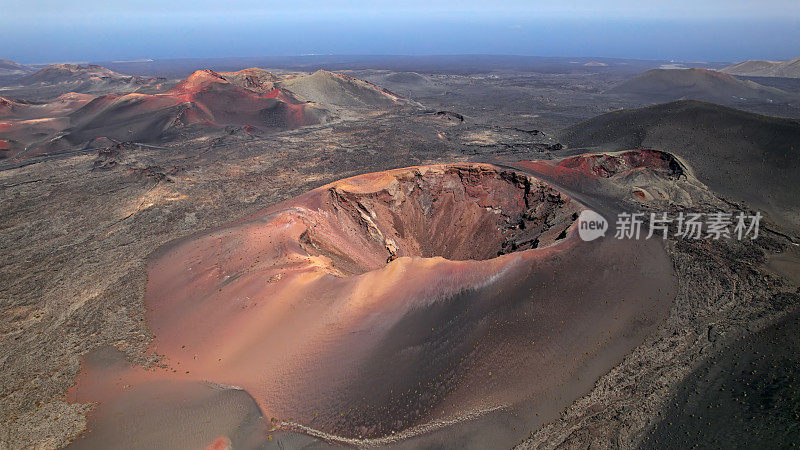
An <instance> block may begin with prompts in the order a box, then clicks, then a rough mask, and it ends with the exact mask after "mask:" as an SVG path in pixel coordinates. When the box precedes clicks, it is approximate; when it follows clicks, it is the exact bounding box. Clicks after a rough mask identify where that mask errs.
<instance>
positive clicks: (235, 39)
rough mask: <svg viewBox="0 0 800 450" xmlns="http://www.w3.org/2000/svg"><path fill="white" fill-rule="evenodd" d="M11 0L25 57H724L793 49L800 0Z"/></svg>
mask: <svg viewBox="0 0 800 450" xmlns="http://www.w3.org/2000/svg"><path fill="white" fill-rule="evenodd" d="M8 3H10V5H9V7H7V8H5V9H6V10H7V11H10V13H7V17H6V18H5V20H4V21H3V22H4V24H3V25H4V29H5V30H6V36H5V37H4V40H3V42H2V43H0V58H7V59H12V60H15V61H19V62H23V63H46V62H59V61H114V60H134V59H143V58H153V59H166V58H224V57H249V56H290V55H304V54H323V55H327V54H334V55H356V54H357V55H394V54H397V55H433V54H497V55H530V56H565V57H609V58H631V59H658V60H679V61H731V62H732V61H741V60H746V59H773V60H785V59H792V58H796V57H798V56H800V54H797V53H798V49H800V4H798V3H797V2H791V1H785V0H772V1H767V2H761V3H759V4H757V5H752V4H751V3H750V2H746V1H743V0H735V1H727V2H723V1H709V2H704V3H703V4H702V5H695V4H694V3H696V2H694V3H693V2H690V1H688V0H680V1H672V2H666V1H659V2H656V3H655V4H653V3H652V2H651V3H650V4H648V5H642V4H639V3H637V2H632V1H628V0H613V1H609V0H607V1H604V2H589V1H585V0H579V1H572V2H565V3H563V4H559V5H551V4H548V3H544V2H532V3H530V2H522V1H511V2H505V3H504V4H503V5H500V6H496V5H491V6H487V5H483V4H481V3H479V2H474V1H467V2H463V3H461V4H459V6H457V7H453V8H452V9H443V8H441V7H438V6H429V5H426V4H425V2H422V1H419V0H414V1H406V2H402V3H400V4H398V3H396V2H394V3H390V2H385V1H377V2H375V1H373V2H366V1H363V0H350V1H346V0H336V1H330V2H325V3H323V4H316V3H317V2H312V1H300V2H295V3H294V4H292V5H287V4H280V3H272V2H254V1H247V0H239V1H235V2H231V3H227V4H217V3H215V2H210V1H204V0H203V1H196V2H189V1H187V0H179V1H177V2H173V3H172V4H171V5H170V9H169V10H164V9H163V7H162V6H161V4H160V3H157V2H151V1H146V2H138V3H137V4H134V5H128V4H124V5H123V4H114V3H111V4H108V3H103V2H99V1H96V0H90V1H86V2H82V3H81V4H79V5H74V4H64V3H62V2H55V1H49V0H45V1H39V2H21V1H17V0H12V1H10V2H8Z"/></svg>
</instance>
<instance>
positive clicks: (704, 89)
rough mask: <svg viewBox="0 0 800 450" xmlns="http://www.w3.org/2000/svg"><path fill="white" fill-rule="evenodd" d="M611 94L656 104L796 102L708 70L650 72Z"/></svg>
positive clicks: (785, 94) (789, 96) (776, 91)
mask: <svg viewBox="0 0 800 450" xmlns="http://www.w3.org/2000/svg"><path fill="white" fill-rule="evenodd" d="M607 92H608V93H612V94H623V95H636V96H640V97H643V98H647V99H653V100H658V101H671V100H684V99H691V100H705V101H711V102H716V103H723V104H731V103H737V102H768V103H772V102H778V103H789V102H791V101H797V100H798V97H797V96H796V95H794V94H790V93H788V92H785V91H782V90H780V89H777V88H773V87H767V86H762V85H760V84H758V83H756V82H754V81H749V80H740V79H738V78H736V77H734V76H733V75H729V74H726V73H721V72H717V71H714V70H707V69H653V70H648V71H647V72H644V73H643V74H640V75H637V76H635V77H633V78H631V79H630V80H627V81H624V82H622V83H621V84H619V85H617V86H615V87H614V88H612V89H610V90H608V91H607Z"/></svg>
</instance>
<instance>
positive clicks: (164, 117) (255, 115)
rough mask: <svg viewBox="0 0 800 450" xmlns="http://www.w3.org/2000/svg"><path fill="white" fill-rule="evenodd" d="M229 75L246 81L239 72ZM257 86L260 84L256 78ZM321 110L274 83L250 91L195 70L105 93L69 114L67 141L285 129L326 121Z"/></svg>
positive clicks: (148, 139)
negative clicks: (157, 83) (141, 89)
mask: <svg viewBox="0 0 800 450" xmlns="http://www.w3.org/2000/svg"><path fill="white" fill-rule="evenodd" d="M239 75H242V77H241V78H235V79H238V80H239V81H244V82H246V80H247V76H246V75H245V74H239ZM258 88H259V89H260V88H263V85H262V84H259V86H258ZM327 117H328V114H327V111H325V110H323V109H321V108H317V107H316V106H314V105H310V104H304V103H303V102H302V101H300V100H298V99H297V98H295V97H294V96H293V95H291V93H288V92H285V91H283V90H282V89H279V88H276V89H272V90H270V91H268V92H256V91H253V90H250V89H247V88H244V87H242V86H239V85H238V84H235V83H233V82H231V81H229V80H228V79H227V78H226V77H224V76H222V75H221V74H218V73H216V72H213V71H211V70H199V71H197V72H195V73H193V74H192V75H190V76H189V77H187V78H186V79H184V80H183V81H181V82H180V83H178V84H177V85H176V86H174V87H173V88H171V89H169V90H167V91H165V92H164V93H161V94H140V93H129V94H108V95H104V96H101V97H98V98H96V99H95V100H93V101H92V102H90V103H89V104H87V105H86V106H84V107H83V108H81V109H79V110H77V111H75V112H74V113H72V114H71V115H70V122H71V124H72V127H71V130H70V133H69V134H67V135H65V136H64V138H63V139H66V140H67V141H68V142H69V144H71V145H76V144H78V143H80V142H84V141H87V140H90V139H94V138H96V137H99V136H104V137H108V138H112V139H115V140H125V141H137V142H150V143H157V142H162V141H164V140H169V139H170V138H171V137H172V135H173V134H174V133H181V132H188V131H197V130H206V131H207V130H214V129H219V128H223V127H226V126H236V127H244V128H246V129H247V130H248V131H250V132H254V133H258V132H263V131H267V130H285V129H292V128H297V127H301V126H305V125H314V124H318V123H322V122H324V121H326V119H327Z"/></svg>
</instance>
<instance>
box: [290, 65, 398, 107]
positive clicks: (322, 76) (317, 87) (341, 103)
mask: <svg viewBox="0 0 800 450" xmlns="http://www.w3.org/2000/svg"><path fill="white" fill-rule="evenodd" d="M280 86H281V87H282V88H284V89H286V90H288V91H290V92H292V93H293V94H295V95H296V96H298V97H299V98H301V99H304V100H306V101H310V102H314V103H317V104H319V105H321V106H323V107H326V108H329V109H336V110H341V109H346V110H351V109H354V108H356V109H360V108H368V109H374V108H379V109H386V108H396V107H399V106H405V105H412V104H414V103H413V102H411V101H409V100H406V99H405V98H403V97H400V96H399V95H397V94H394V93H393V92H390V91H388V90H386V89H384V88H382V87H380V86H378V85H376V84H373V83H370V82H368V81H364V80H361V79H358V78H355V77H352V76H350V75H345V74H342V73H334V72H328V71H326V70H318V71H316V72H314V73H313V74H311V75H305V76H299V77H295V78H290V79H288V80H285V81H282V82H281V83H280Z"/></svg>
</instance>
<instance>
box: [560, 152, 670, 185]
mask: <svg viewBox="0 0 800 450" xmlns="http://www.w3.org/2000/svg"><path fill="white" fill-rule="evenodd" d="M558 167H562V168H566V169H572V170H577V171H579V172H582V173H584V174H586V175H591V176H597V177H601V178H609V177H611V176H613V175H617V174H620V173H623V172H629V171H631V170H635V169H651V170H655V171H660V172H675V175H680V174H681V173H682V171H681V165H680V163H679V162H678V161H677V160H676V159H675V157H674V156H673V155H670V154H669V153H665V152H660V151H657V150H647V149H642V150H628V151H623V152H618V153H613V154H609V153H588V154H583V155H579V156H573V157H571V158H565V159H563V160H561V161H560V162H559V163H558Z"/></svg>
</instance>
